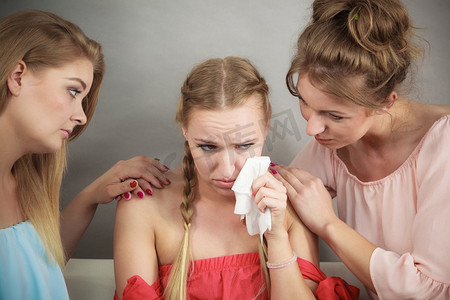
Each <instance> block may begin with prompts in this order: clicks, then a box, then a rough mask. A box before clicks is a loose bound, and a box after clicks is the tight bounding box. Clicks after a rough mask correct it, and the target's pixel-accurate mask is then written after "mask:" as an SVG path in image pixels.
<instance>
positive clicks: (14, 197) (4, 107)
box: [0, 10, 165, 299]
mask: <svg viewBox="0 0 450 300" xmlns="http://www.w3.org/2000/svg"><path fill="white" fill-rule="evenodd" d="M103 74H104V61H103V54H102V51H101V46H100V45H99V44H98V43H97V42H95V41H93V40H91V39H89V38H88V37H86V36H85V35H84V33H83V32H82V31H81V30H80V28H79V27H78V26H76V25H74V24H72V23H70V22H68V21H66V20H64V19H62V18H60V17H58V16H56V15H54V14H52V13H48V12H43V11H37V10H29V11H23V12H18V13H15V14H12V15H10V16H7V17H5V18H3V19H1V20H0V208H1V209H0V299H68V294H67V289H66V286H65V283H64V278H63V276H62V273H61V269H60V266H63V265H64V263H65V261H66V257H70V254H71V253H72V252H73V250H74V248H75V246H76V244H77V243H78V241H79V239H80V238H81V235H82V234H83V233H84V231H85V230H86V228H87V226H88V225H89V223H90V221H91V220H92V218H93V216H94V213H95V210H96V207H97V205H98V204H101V203H108V202H111V201H112V200H113V199H114V198H120V197H122V196H120V195H123V196H124V198H127V199H129V198H131V194H130V192H134V193H135V194H136V195H137V196H139V197H140V198H143V190H142V189H144V190H148V189H150V185H149V182H153V183H154V185H155V186H158V184H156V183H157V182H158V181H157V180H158V179H157V178H156V177H155V176H153V175H152V173H154V174H158V173H161V172H164V171H165V167H164V166H163V165H161V164H160V163H159V162H157V161H155V160H152V159H150V158H147V157H136V158H133V159H131V160H128V161H125V162H119V163H117V164H116V165H115V166H114V167H112V168H111V169H110V170H109V171H107V172H106V173H105V174H103V175H102V176H101V177H99V178H98V179H97V180H95V181H94V182H93V183H92V184H90V185H89V186H88V187H86V188H85V189H84V190H83V191H82V192H81V193H80V194H79V195H78V196H77V197H76V198H75V199H74V200H73V201H72V202H71V203H70V204H69V205H68V206H67V207H66V208H65V209H64V210H63V212H62V214H61V216H60V213H59V190H60V185H61V178H62V175H63V170H64V167H65V162H66V151H65V150H66V142H67V141H68V140H73V139H74V138H76V137H78V136H79V135H80V134H81V133H82V132H83V130H84V129H85V127H86V125H87V124H88V123H89V121H90V119H91V117H92V115H93V113H94V109H95V106H96V103H97V99H98V94H99V90H100V84H101V82H102V78H103ZM157 169H159V170H160V171H158V170H157ZM128 178H140V179H139V185H138V182H137V180H135V179H128ZM148 191H149V192H150V190H148ZM60 221H61V224H60ZM61 237H62V238H61Z"/></svg>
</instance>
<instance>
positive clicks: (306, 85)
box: [297, 74, 374, 149]
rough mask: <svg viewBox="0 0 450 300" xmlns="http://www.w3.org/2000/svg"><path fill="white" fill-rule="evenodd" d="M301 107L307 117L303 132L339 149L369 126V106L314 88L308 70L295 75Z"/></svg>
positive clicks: (371, 123) (325, 144)
mask: <svg viewBox="0 0 450 300" xmlns="http://www.w3.org/2000/svg"><path fill="white" fill-rule="evenodd" d="M297 90H298V92H299V94H300V97H299V102H300V110H301V113H302V116H303V118H305V120H306V121H307V126H306V133H307V134H308V135H310V136H314V138H315V139H316V140H317V142H319V143H320V144H322V145H324V146H325V147H327V148H330V149H339V148H342V147H345V146H347V145H350V144H353V143H354V142H356V141H358V140H359V139H361V138H362V137H363V136H364V135H365V134H366V133H367V132H368V131H369V130H370V128H371V127H372V125H373V121H374V118H373V116H372V114H371V112H370V110H369V109H368V108H365V107H363V106H360V105H357V104H355V103H352V102H350V101H348V100H346V99H342V98H339V97H337V96H334V95H331V94H328V93H324V92H322V91H320V90H318V89H317V88H315V87H314V86H313V85H312V84H311V82H310V81H309V78H308V76H307V74H302V75H300V76H299V78H298V83H297Z"/></svg>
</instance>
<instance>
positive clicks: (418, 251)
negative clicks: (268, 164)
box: [291, 116, 450, 299]
mask: <svg viewBox="0 0 450 300" xmlns="http://www.w3.org/2000/svg"><path fill="white" fill-rule="evenodd" d="M291 165H292V166H294V167H301V168H303V169H305V170H307V171H308V172H310V173H311V174H313V175H315V176H317V177H319V178H321V179H322V181H323V182H324V184H325V185H326V186H329V187H330V188H332V189H334V190H335V191H336V192H337V196H336V197H337V210H338V216H339V217H340V218H341V219H342V220H343V221H345V222H346V223H347V224H348V225H349V226H351V227H352V228H354V229H355V230H356V231H357V232H359V233H360V234H362V235H363V236H364V237H365V238H367V239H368V240H369V241H370V242H372V243H374V244H375V245H376V246H377V247H378V248H377V249H376V250H375V251H374V252H373V254H372V257H371V260H370V276H371V278H372V281H373V283H374V286H375V289H376V291H377V294H378V296H377V295H376V294H375V293H372V292H369V293H370V296H371V298H373V299H378V297H379V298H380V299H405V298H407V299H450V184H449V183H450V116H445V117H442V118H441V119H439V120H438V121H436V122H435V123H434V124H433V126H432V127H431V128H430V129H429V131H428V132H427V134H426V135H425V136H424V137H423V138H422V140H421V142H420V143H419V145H418V146H417V147H416V149H415V150H414V151H413V152H412V153H411V155H410V156H409V157H408V159H407V160H406V161H405V162H404V163H403V164H402V165H401V166H400V167H399V168H398V169H397V170H395V171H394V172H393V173H392V174H390V175H388V176H387V177H385V178H382V179H380V180H376V181H372V182H362V181H360V180H359V179H358V178H357V177H356V176H354V175H352V174H350V173H349V171H348V169H347V167H346V166H345V164H344V163H343V162H342V161H341V160H340V159H339V157H338V156H337V154H336V151H335V150H329V149H327V148H326V147H324V146H322V145H320V144H319V143H317V142H316V141H315V140H311V141H310V142H309V143H308V144H307V145H306V147H305V148H304V149H303V150H302V151H301V152H300V153H299V154H298V155H297V157H296V158H295V159H294V160H293V162H292V164H291Z"/></svg>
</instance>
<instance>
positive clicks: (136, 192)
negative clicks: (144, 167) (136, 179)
mask: <svg viewBox="0 0 450 300" xmlns="http://www.w3.org/2000/svg"><path fill="white" fill-rule="evenodd" d="M132 193H133V195H135V196H136V197H138V198H139V199H143V198H144V196H145V194H144V192H143V191H142V189H141V188H140V187H139V186H138V187H137V188H136V189H134V190H133V191H132Z"/></svg>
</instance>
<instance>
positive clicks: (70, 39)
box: [0, 10, 105, 266]
mask: <svg viewBox="0 0 450 300" xmlns="http://www.w3.org/2000/svg"><path fill="white" fill-rule="evenodd" d="M0 53H1V55H0V66H1V69H0V112H1V111H2V110H3V108H4V106H5V105H6V100H7V99H8V97H10V92H9V89H8V86H7V78H8V75H9V74H10V73H11V72H12V70H13V69H14V68H15V66H16V65H17V64H18V63H19V62H20V61H24V62H25V63H26V65H27V67H28V68H29V70H30V72H35V73H38V72H41V71H44V70H46V69H48V68H57V67H60V66H63V65H64V64H67V63H70V62H72V61H73V60H75V59H79V58H83V59H88V60H89V61H90V62H91V63H92V65H93V69H94V77H93V83H92V87H91V89H90V91H89V93H88V94H87V96H86V98H85V99H84V100H83V109H84V112H85V114H86V117H87V122H86V124H85V125H83V126H77V127H75V128H74V131H73V133H72V135H71V137H70V140H73V139H75V138H76V137H78V136H79V135H80V134H81V133H82V132H83V130H84V129H85V128H86V126H87V124H88V123H89V121H90V120H91V118H92V115H93V114H94V110H95V107H96V105H97V99H98V95H99V91H100V85H101V82H102V79H103V74H104V69H105V66H104V60H103V54H102V51H101V46H100V44H99V43H97V42H96V41H93V40H91V39H89V38H88V37H87V36H86V35H85V34H84V33H83V32H82V30H81V29H80V28H79V27H78V26H77V25H75V24H73V23H71V22H69V21H67V20H64V19H62V18H61V17H59V16H57V15H55V14H52V13H50V12H45V11H40V10H26V11H21V12H18V13H15V14H12V15H9V16H7V17H5V18H3V19H1V20H0ZM65 165H66V144H65V143H64V145H63V147H62V148H61V149H60V150H59V151H58V152H56V153H48V154H27V155H25V156H23V157H21V158H20V159H19V160H17V161H16V162H15V164H14V166H13V168H12V173H13V175H14V177H15V179H16V181H17V190H18V194H19V195H18V197H19V205H20V209H21V211H22V213H23V215H24V216H25V217H26V218H27V219H29V220H30V222H31V223H32V224H33V226H34V227H35V229H36V231H37V232H38V233H39V236H40V237H41V239H42V241H43V243H44V245H45V248H46V250H47V251H48V253H49V256H50V257H52V258H54V259H55V261H56V262H58V264H60V265H61V266H62V265H63V264H64V261H65V258H64V250H63V248H62V243H61V237H60V224H59V192H60V186H61V181H62V175H63V172H64V169H65Z"/></svg>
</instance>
